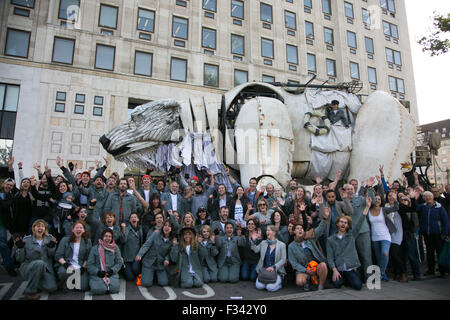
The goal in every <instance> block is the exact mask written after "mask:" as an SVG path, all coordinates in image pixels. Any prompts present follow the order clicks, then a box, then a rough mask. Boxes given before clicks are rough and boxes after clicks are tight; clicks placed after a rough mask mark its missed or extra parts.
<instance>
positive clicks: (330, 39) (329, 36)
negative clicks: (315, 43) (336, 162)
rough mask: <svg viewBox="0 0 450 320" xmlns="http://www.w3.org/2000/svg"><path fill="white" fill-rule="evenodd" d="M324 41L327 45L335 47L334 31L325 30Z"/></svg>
mask: <svg viewBox="0 0 450 320" xmlns="http://www.w3.org/2000/svg"><path fill="white" fill-rule="evenodd" d="M323 33H324V39H325V43H326V44H330V45H334V35H333V29H330V28H323Z"/></svg>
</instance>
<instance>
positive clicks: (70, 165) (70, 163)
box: [69, 161, 74, 171]
mask: <svg viewBox="0 0 450 320" xmlns="http://www.w3.org/2000/svg"><path fill="white" fill-rule="evenodd" d="M73 167H74V166H73V162H72V161H71V162H69V169H70V171H73Z"/></svg>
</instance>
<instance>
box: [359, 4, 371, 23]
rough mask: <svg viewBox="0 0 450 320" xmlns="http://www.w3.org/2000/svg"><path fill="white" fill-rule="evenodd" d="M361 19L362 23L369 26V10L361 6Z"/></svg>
mask: <svg viewBox="0 0 450 320" xmlns="http://www.w3.org/2000/svg"><path fill="white" fill-rule="evenodd" d="M361 10H362V20H363V23H364V25H366V26H370V25H371V22H370V12H369V10H367V9H364V8H362V9H361Z"/></svg>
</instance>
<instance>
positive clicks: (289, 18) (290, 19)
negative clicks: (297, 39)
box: [284, 11, 297, 30]
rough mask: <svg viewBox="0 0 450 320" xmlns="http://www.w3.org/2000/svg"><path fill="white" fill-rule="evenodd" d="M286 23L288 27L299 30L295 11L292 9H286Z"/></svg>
mask: <svg viewBox="0 0 450 320" xmlns="http://www.w3.org/2000/svg"><path fill="white" fill-rule="evenodd" d="M284 23H285V26H286V28H288V29H294V30H297V21H296V18H295V13H293V12H290V11H284Z"/></svg>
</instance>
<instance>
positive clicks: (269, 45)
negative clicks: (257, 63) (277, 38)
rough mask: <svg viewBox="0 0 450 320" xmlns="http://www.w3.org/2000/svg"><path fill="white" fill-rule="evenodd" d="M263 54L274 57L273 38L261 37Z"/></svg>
mask: <svg viewBox="0 0 450 320" xmlns="http://www.w3.org/2000/svg"><path fill="white" fill-rule="evenodd" d="M261 55H262V56H263V57H264V58H270V59H273V40H270V39H265V38H261Z"/></svg>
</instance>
